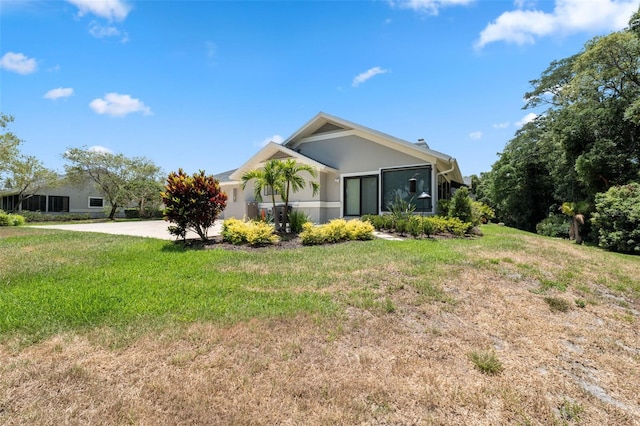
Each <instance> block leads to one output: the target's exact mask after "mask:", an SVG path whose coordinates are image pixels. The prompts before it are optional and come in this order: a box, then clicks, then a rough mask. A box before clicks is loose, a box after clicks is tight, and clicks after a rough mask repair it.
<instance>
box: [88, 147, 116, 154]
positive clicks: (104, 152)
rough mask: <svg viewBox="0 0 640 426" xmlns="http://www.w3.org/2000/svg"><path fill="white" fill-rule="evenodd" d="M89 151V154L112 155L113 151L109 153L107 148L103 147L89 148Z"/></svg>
mask: <svg viewBox="0 0 640 426" xmlns="http://www.w3.org/2000/svg"><path fill="white" fill-rule="evenodd" d="M89 151H90V152H101V153H103V154H113V151H111V150H110V149H109V148H107V147H104V146H102V145H94V146H90V147H89Z"/></svg>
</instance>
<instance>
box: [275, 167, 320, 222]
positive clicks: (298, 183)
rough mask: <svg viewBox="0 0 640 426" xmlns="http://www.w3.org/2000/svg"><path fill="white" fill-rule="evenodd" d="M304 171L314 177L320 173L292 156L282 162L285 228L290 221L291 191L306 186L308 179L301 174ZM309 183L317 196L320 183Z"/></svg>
mask: <svg viewBox="0 0 640 426" xmlns="http://www.w3.org/2000/svg"><path fill="white" fill-rule="evenodd" d="M303 172H306V173H308V174H309V175H310V176H311V177H312V178H314V179H315V178H316V177H317V176H318V173H317V172H316V170H315V169H314V168H313V167H311V166H309V165H307V164H300V163H298V162H297V161H296V160H293V159H291V158H289V159H288V160H286V161H284V162H280V173H281V174H282V180H283V182H284V192H283V193H282V200H283V201H284V221H283V226H284V229H287V223H288V222H289V192H293V193H296V192H298V191H300V190H302V189H304V188H305V187H306V184H307V181H306V180H304V178H303V177H302V176H301V173H303ZM309 184H310V185H311V190H312V191H313V196H314V197H315V196H316V194H317V193H318V190H319V189H320V184H319V183H318V182H313V181H311V182H309Z"/></svg>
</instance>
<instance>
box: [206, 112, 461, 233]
mask: <svg viewBox="0 0 640 426" xmlns="http://www.w3.org/2000/svg"><path fill="white" fill-rule="evenodd" d="M288 158H293V159H295V160H296V161H297V162H299V163H303V164H308V165H310V166H312V167H314V168H315V169H316V170H317V172H318V177H317V179H316V181H318V182H319V183H320V191H319V192H318V193H317V194H316V195H315V196H313V194H312V190H311V188H310V187H309V185H307V187H306V188H305V189H304V190H302V191H300V192H297V193H295V194H291V196H290V198H291V201H290V203H289V204H291V205H292V207H293V208H294V209H296V210H301V211H303V212H305V213H306V214H307V215H309V216H310V218H311V219H312V220H313V221H315V222H319V223H324V222H327V221H329V220H331V219H334V218H338V217H358V216H361V215H364V214H383V213H385V212H388V211H389V205H390V204H391V203H393V202H394V201H396V199H397V197H399V198H401V199H404V200H407V201H411V202H413V203H414V205H415V206H416V212H422V213H424V214H435V212H436V209H437V204H438V200H442V199H448V198H450V197H451V194H452V190H453V189H454V188H458V187H460V186H462V185H463V178H462V174H461V173H460V169H459V167H458V163H457V162H456V160H455V158H452V157H451V156H449V155H446V154H443V153H440V152H438V151H434V150H432V149H430V148H429V146H428V145H427V144H426V143H425V142H424V141H422V140H420V141H418V142H417V143H411V142H408V141H405V140H402V139H398V138H396V137H393V136H391V135H388V134H385V133H382V132H379V131H377V130H373V129H370V128H368V127H365V126H362V125H359V124H356V123H352V122H350V121H347V120H344V119H342V118H339V117H335V116H332V115H329V114H326V113H323V112H321V113H319V114H317V115H316V116H315V117H313V118H312V119H311V120H310V121H309V122H307V123H306V124H305V125H304V126H302V127H301V128H300V129H299V130H298V131H296V132H295V133H294V134H292V135H291V136H289V137H288V138H287V139H286V140H285V141H284V142H283V143H282V144H276V143H274V142H270V143H268V144H267V145H266V146H265V147H264V148H262V149H261V150H260V151H258V152H257V153H256V154H255V155H254V156H253V157H251V158H250V159H249V160H247V161H246V162H245V163H244V164H243V165H241V166H240V167H239V168H237V169H235V170H230V171H228V172H225V173H221V174H218V175H216V176H215V177H216V179H218V180H219V181H220V186H221V188H222V189H223V190H224V191H225V192H226V193H227V196H228V199H227V208H226V209H225V211H224V213H223V218H230V217H236V218H243V217H248V218H251V217H255V216H256V215H257V214H258V212H262V211H269V210H271V207H272V204H271V202H270V198H271V197H270V196H268V194H267V193H265V194H264V196H263V202H260V203H256V200H255V199H254V191H253V187H252V184H253V182H252V181H249V182H248V184H247V187H246V188H245V190H242V187H241V184H242V181H241V177H242V175H243V174H244V173H245V172H247V171H248V170H252V169H257V168H260V167H261V166H263V165H264V163H265V162H267V161H269V160H271V159H288ZM309 178H311V177H310V176H309ZM410 181H412V182H410ZM425 194H426V195H425ZM420 195H422V197H419V196H420ZM427 195H428V196H429V197H427ZM276 199H277V200H279V197H277V198H276ZM256 204H257V205H256ZM256 207H257V208H256Z"/></svg>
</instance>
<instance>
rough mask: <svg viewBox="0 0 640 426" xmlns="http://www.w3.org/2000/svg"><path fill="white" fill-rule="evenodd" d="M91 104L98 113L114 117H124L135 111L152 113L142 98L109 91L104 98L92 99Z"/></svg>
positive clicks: (145, 113)
mask: <svg viewBox="0 0 640 426" xmlns="http://www.w3.org/2000/svg"><path fill="white" fill-rule="evenodd" d="M89 106H90V107H91V109H92V110H94V111H95V112H97V113H98V114H107V115H110V116H112V117H124V116H125V115H127V114H131V113H133V112H142V113H143V114H144V115H151V114H152V112H151V109H150V108H149V107H148V106H146V105H145V104H144V103H143V102H142V101H141V100H140V99H135V98H132V97H131V96H130V95H121V94H119V93H115V92H114V93H107V94H106V95H105V96H104V98H103V99H100V98H97V99H94V100H92V101H91V103H90V104H89Z"/></svg>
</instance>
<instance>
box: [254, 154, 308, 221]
mask: <svg viewBox="0 0 640 426" xmlns="http://www.w3.org/2000/svg"><path fill="white" fill-rule="evenodd" d="M303 172H306V173H308V174H309V175H310V176H311V177H313V178H316V176H317V172H316V170H315V169H314V168H313V167H311V166H309V165H307V164H300V163H298V162H297V161H296V160H294V159H291V158H289V159H287V160H286V161H282V160H278V159H274V160H269V161H267V162H266V164H265V165H264V167H263V168H261V169H254V170H249V171H248V172H245V173H244V174H243V175H242V178H241V179H242V189H245V188H246V186H247V183H249V181H251V180H253V181H254V184H253V195H254V197H255V199H256V200H257V201H262V192H263V191H264V190H265V189H266V190H267V191H269V192H270V193H271V203H272V205H273V213H274V215H275V212H276V199H275V194H276V193H277V194H280V198H281V199H282V201H283V202H284V213H283V220H282V223H280V221H279V220H278V218H276V217H274V221H275V224H276V229H280V226H282V227H283V228H284V229H285V230H286V229H287V223H288V220H289V218H288V216H289V195H290V193H292V192H293V193H296V192H298V191H300V190H302V189H303V188H305V187H306V184H307V182H306V181H305V180H304V178H303V177H302V175H301V173H303ZM310 185H311V188H312V190H313V196H315V195H316V194H317V193H318V189H319V188H320V185H319V184H318V183H317V182H310Z"/></svg>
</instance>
